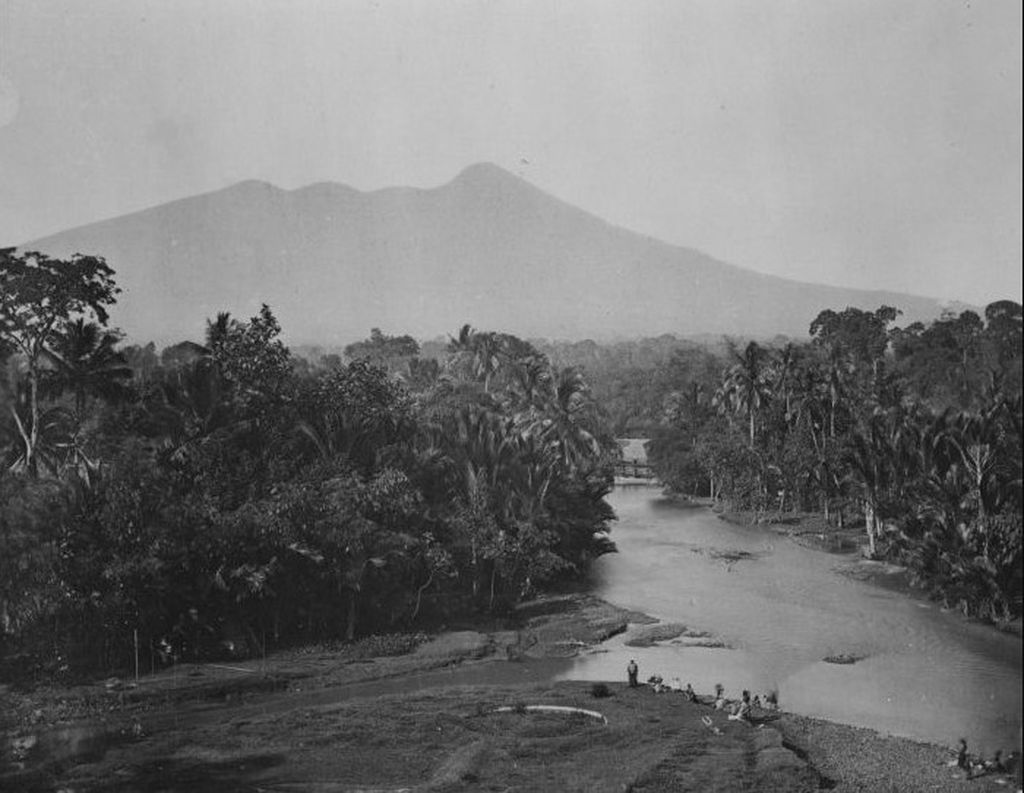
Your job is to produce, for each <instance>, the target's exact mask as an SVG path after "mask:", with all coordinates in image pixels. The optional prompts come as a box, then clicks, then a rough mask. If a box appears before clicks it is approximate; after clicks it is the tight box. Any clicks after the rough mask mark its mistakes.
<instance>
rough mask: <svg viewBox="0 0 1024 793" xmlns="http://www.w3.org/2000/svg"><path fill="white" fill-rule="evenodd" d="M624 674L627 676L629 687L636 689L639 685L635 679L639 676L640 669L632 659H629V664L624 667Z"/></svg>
mask: <svg viewBox="0 0 1024 793" xmlns="http://www.w3.org/2000/svg"><path fill="white" fill-rule="evenodd" d="M626 674H627V675H628V676H629V687H630V688H636V687H637V686H638V685H639V683H637V677H638V676H639V674H640V669H639V667H637V665H636V661H634V660H633V659H632V658H630V659H629V663H628V664H627V665H626Z"/></svg>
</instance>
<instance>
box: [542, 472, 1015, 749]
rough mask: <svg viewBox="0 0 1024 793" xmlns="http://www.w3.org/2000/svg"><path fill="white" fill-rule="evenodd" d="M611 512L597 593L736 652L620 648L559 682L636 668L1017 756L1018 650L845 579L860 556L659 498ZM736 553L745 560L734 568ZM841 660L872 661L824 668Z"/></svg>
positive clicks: (976, 628) (916, 602)
mask: <svg viewBox="0 0 1024 793" xmlns="http://www.w3.org/2000/svg"><path fill="white" fill-rule="evenodd" d="M609 501H610V503H611V504H612V506H613V507H614V508H615V511H616V513H617V514H618V517H619V520H618V522H617V523H616V524H615V527H614V529H613V532H612V535H613V538H614V540H615V542H616V544H617V545H618V548H619V553H617V554H610V555H607V556H604V557H602V558H601V559H599V560H598V561H597V562H596V563H595V565H594V567H593V572H592V578H591V590H592V591H593V592H594V594H596V595H598V596H599V597H602V598H604V599H605V600H607V601H609V602H611V603H614V604H616V605H620V606H625V607H628V608H630V609H636V610H637V611H642V612H644V613H646V614H649V615H651V616H653V617H657V618H659V619H661V620H664V621H667V622H680V623H684V624H685V625H687V626H689V627H692V628H696V629H699V630H706V631H710V632H711V633H713V634H715V635H716V636H718V637H721V638H722V639H723V640H724V641H725V642H726V643H728V645H729V646H730V647H731V648H732V649H721V648H714V649H712V648H698V647H685V646H679V645H673V644H671V643H670V642H669V643H663V644H660V645H658V646H655V647H652V648H643V649H641V648H630V647H626V646H625V645H624V643H623V641H624V637H618V638H616V639H612V640H611V641H609V642H606V643H605V644H604V645H602V647H601V650H602V652H597V653H594V654H589V655H585V656H583V657H581V658H579V659H577V660H576V662H575V663H574V664H573V666H572V667H571V668H570V669H569V670H568V671H565V672H563V673H562V677H566V678H571V679H582V680H608V679H613V680H614V679H620V678H624V676H625V667H626V663H627V662H628V660H629V659H630V658H636V660H637V661H638V663H639V665H640V673H641V679H646V677H647V676H648V675H650V674H660V675H661V676H662V677H664V678H665V680H666V681H667V680H670V679H672V678H674V677H679V678H680V679H681V680H682V682H683V683H686V682H690V683H692V684H693V686H694V688H695V689H696V690H697V691H703V692H710V691H711V690H712V689H713V687H714V684H715V683H717V682H721V683H722V684H723V685H724V686H725V688H726V692H727V695H729V694H731V695H732V696H738V694H739V692H740V691H741V690H742V689H745V688H746V689H750V690H751V691H753V692H755V693H756V692H765V691H768V690H770V689H776V690H777V691H778V693H779V701H780V704H781V706H782V707H783V708H784V709H786V710H790V711H793V712H795V713H800V714H803V715H807V716H816V717H820V718H824V719H829V720H832V721H837V722H841V723H845V724H852V725H856V726H862V727H870V728H873V729H876V730H879V731H881V732H885V733H890V734H893V735H900V736H904V737H909V738H916V739H919V740H924V741H929V742H934V743H940V744H946V745H950V746H952V745H953V744H954V743H955V741H956V739H958V738H959V737H961V736H964V737H965V738H967V740H968V742H969V744H970V746H971V750H972V751H975V752H977V751H982V752H985V753H986V754H990V753H991V751H992V750H993V749H996V748H1003V749H1004V751H1006V750H1009V749H1011V748H1012V747H1013V746H1015V745H1016V742H1017V739H1018V730H1019V729H1020V720H1021V640H1020V639H1019V638H1017V637H1015V636H1010V635H1007V634H1001V633H998V632H997V631H995V630H992V629H991V628H989V627H986V626H983V625H978V624H973V623H969V622H967V621H966V620H964V619H963V618H961V617H960V616H959V615H957V614H952V613H949V612H946V611H944V610H942V609H941V608H939V607H938V606H936V605H935V604H932V603H927V602H924V601H922V600H920V599H915V598H913V597H908V596H907V595H905V594H901V593H899V592H893V591H889V590H887V589H883V588H880V587H878V586H875V585H872V584H870V583H866V582H863V581H858V580H855V579H852V578H850V577H849V576H845V575H842V574H841V573H839V572H837V570H836V568H837V566H839V565H841V564H842V563H844V562H849V561H850V560H851V559H853V558H855V557H851V556H837V555H834V554H829V553H825V552H823V551H818V550H813V549H810V548H805V547H803V546H800V545H798V544H796V543H794V542H792V541H790V540H788V539H787V538H785V537H782V536H779V535H777V534H774V533H772V532H769V531H766V530H763V529H758V528H752V527H742V526H735V525H732V524H729V523H726V522H725V521H722V520H720V519H719V518H718V517H717V516H716V515H715V514H714V513H712V512H711V511H710V510H709V509H707V508H703V507H691V506H686V505H681V504H677V503H673V502H670V501H668V500H666V499H664V498H662V497H661V496H660V493H659V491H658V490H656V489H653V488H649V487H620V488H617V489H616V490H615V491H614V492H613V493H612V494H611V495H610V497H609ZM735 552H746V553H748V554H750V556H749V557H748V558H744V559H740V560H739V561H730V560H729V557H728V554H729V553H735ZM723 554H725V555H726V558H723ZM840 654H847V655H856V656H864V659H863V660H861V661H859V662H858V663H855V664H830V663H825V662H824V661H823V660H822V659H823V658H825V657H827V656H831V655H840Z"/></svg>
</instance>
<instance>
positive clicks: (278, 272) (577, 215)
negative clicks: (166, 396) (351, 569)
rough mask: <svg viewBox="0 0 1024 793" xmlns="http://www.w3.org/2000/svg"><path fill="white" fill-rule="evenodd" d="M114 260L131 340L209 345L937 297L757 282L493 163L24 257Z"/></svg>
mask: <svg viewBox="0 0 1024 793" xmlns="http://www.w3.org/2000/svg"><path fill="white" fill-rule="evenodd" d="M20 247H21V248H22V249H28V250H41V251H44V252H46V253H49V254H52V255H61V256H66V255H69V254H71V253H75V252H82V253H89V254H95V255H100V256H104V257H105V258H106V259H107V261H108V263H109V264H110V265H111V267H113V268H114V270H115V271H116V272H117V279H118V283H119V285H120V286H121V287H122V289H123V294H122V299H121V301H120V303H119V305H118V306H117V307H115V310H114V311H113V312H112V316H113V322H114V323H115V324H118V325H119V326H120V327H122V328H123V329H124V330H125V331H126V333H127V334H128V335H129V336H130V337H131V338H132V339H133V340H135V341H148V340H150V339H153V340H156V341H161V342H169V341H177V340H179V339H181V338H187V337H189V336H192V337H194V336H196V335H197V334H199V333H201V332H202V328H203V327H204V325H203V323H204V321H205V319H206V318H207V317H211V316H214V315H215V314H216V313H217V312H218V311H225V310H226V311H231V312H232V313H233V314H234V315H236V316H249V315H250V314H252V313H254V312H255V311H256V310H257V309H258V308H259V305H260V304H261V303H264V302H265V303H268V304H269V305H270V306H271V307H272V308H273V309H274V311H275V314H276V315H277V316H278V318H279V320H280V321H281V324H282V327H283V328H284V330H285V332H286V335H287V337H288V339H289V340H290V341H293V342H294V343H322V344H333V343H341V342H346V341H351V340H354V339H357V338H362V337H364V336H365V335H366V333H367V332H368V330H369V328H370V327H387V328H389V330H390V331H392V332H401V333H412V334H413V335H416V336H419V337H421V338H433V337H436V336H437V335H439V334H442V333H446V332H452V331H453V330H454V329H455V328H456V327H458V326H460V325H462V324H463V323H465V322H469V323H470V324H473V325H474V326H477V327H484V328H494V329H496V330H503V331H508V332H512V333H516V334H518V335H522V336H530V337H548V338H565V339H572V338H576V339H583V338H595V339H609V338H612V337H619V338H622V337H629V336H641V335H647V336H656V335H659V334H662V333H675V334H677V335H692V334H695V333H714V334H730V335H735V336H773V335H777V334H783V335H798V336H799V335H806V332H807V328H808V326H809V324H810V322H811V320H813V318H814V317H815V316H816V315H817V313H818V312H819V311H821V310H822V309H825V308H834V309H842V308H845V307H846V306H847V305H856V306H858V307H861V308H866V309H874V308H877V307H878V305H881V304H883V303H884V304H888V305H896V306H897V307H898V308H901V309H902V310H903V311H904V312H905V316H904V318H903V319H904V321H906V322H911V321H914V320H928V319H931V318H934V317H936V316H938V315H939V313H940V312H941V310H942V304H941V303H940V302H939V301H938V300H935V299H932V298H925V297H919V296H914V295H905V294H901V293H894V292H889V291H886V290H854V289H847V288H843V287H833V286H827V285H820V284H810V283H803V282H799V281H792V280H790V279H786V278H781V277H779V276H774V275H768V274H765V273H758V272H756V271H754V270H749V269H746V268H742V267H738V266H737V265H733V264H729V263H727V262H722V261H719V260H717V259H715V258H714V257H712V256H709V255H708V254H705V253H703V252H701V251H698V250H695V249H692V248H687V247H684V246H678V245H672V244H670V243H666V242H663V241H660V240H657V239H655V238H653V237H650V236H647V235H643V234H639V233H637V232H634V231H631V230H629V229H624V228H621V227H618V226H615V225H613V224H611V223H608V222H607V221H604V220H602V219H601V218H599V217H597V216H596V215H593V214H591V213H589V212H587V211H586V210H583V209H580V208H578V207H575V206H573V205H571V204H569V203H567V202H565V201H562V200H561V199H559V198H557V197H555V196H551V195H550V194H548V193H546V192H544V191H543V190H541V189H540V188H538V187H536V186H534V185H532V184H530V183H529V182H528V181H526V180H525V179H522V178H521V177H519V176H517V175H515V174H512V173H509V172H508V171H505V170H504V169H502V168H500V167H499V166H496V165H493V164H490V163H477V164H474V165H471V166H469V167H467V168H465V169H463V170H462V171H460V172H459V174H457V175H456V176H455V177H454V178H453V179H451V180H450V181H448V182H446V183H444V184H442V185H440V186H438V187H432V188H413V187H384V188H380V189H377V190H372V191H360V190H358V189H356V188H353V187H350V186H348V185H345V184H341V183H337V182H316V183H313V184H310V185H305V186H302V187H298V188H295V189H292V190H286V189H283V188H279V187H277V186H275V185H273V184H271V183H269V182H265V181H260V180H246V181H243V182H238V183H236V184H234V185H230V186H228V187H225V188H221V189H219V190H214V191H210V192H206V193H201V194H198V195H196V196H191V197H188V198H181V199H176V200H174V201H170V202H167V203H165V204H159V205H156V206H153V207H148V208H145V209H141V210H137V211H135V212H131V213H128V214H125V215H121V216H119V217H115V218H109V219H106V220H101V221H97V222H95V223H91V224H86V225H83V226H78V227H75V228H72V229H68V230H66V231H62V232H58V233H56V234H52V235H48V236H46V237H43V238H40V239H38V240H35V241H32V242H29V243H26V244H25V245H22V246H20Z"/></svg>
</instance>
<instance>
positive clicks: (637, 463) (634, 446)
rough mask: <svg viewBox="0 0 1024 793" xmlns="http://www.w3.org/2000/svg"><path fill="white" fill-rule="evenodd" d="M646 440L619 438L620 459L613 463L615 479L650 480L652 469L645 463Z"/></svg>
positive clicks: (652, 476)
mask: <svg viewBox="0 0 1024 793" xmlns="http://www.w3.org/2000/svg"><path fill="white" fill-rule="evenodd" d="M647 440H648V439H647V438H619V439H618V441H619V446H620V447H621V448H622V457H621V458H620V459H619V460H618V461H617V462H616V463H615V476H616V478H618V477H622V478H625V479H651V480H653V479H654V478H655V475H654V469H652V468H651V465H650V463H648V462H647V448H646V444H647Z"/></svg>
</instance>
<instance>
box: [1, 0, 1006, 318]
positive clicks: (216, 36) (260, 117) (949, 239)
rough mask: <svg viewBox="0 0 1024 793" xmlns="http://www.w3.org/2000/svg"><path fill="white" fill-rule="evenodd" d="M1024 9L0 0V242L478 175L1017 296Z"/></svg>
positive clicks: (853, 0)
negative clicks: (487, 168)
mask: <svg viewBox="0 0 1024 793" xmlns="http://www.w3.org/2000/svg"><path fill="white" fill-rule="evenodd" d="M1021 5H1022V4H1021V2H1020V0H970V1H969V2H964V1H963V0H961V1H960V2H951V1H943V0H913V1H912V2H907V1H905V0H878V1H877V2H876V1H875V0H802V1H799V2H797V1H787V0H770V1H769V0H739V1H737V2H725V1H723V0H700V1H684V0H668V1H667V2H644V1H643V0H622V1H621V2H601V1H600V0H597V1H595V0H572V1H571V2H552V0H542V1H541V2H523V1H522V0H515V2H511V1H504V0H487V1H484V0H476V1H475V2H459V1H458V0H456V1H454V2H453V1H452V0H446V2H443V3H439V2H435V1H434V0H421V1H420V2H402V1H400V0H398V1H388V2H364V1H363V0H358V1H357V0H325V1H324V2H313V1H312V0H289V1H288V2H284V1H281V2H269V1H268V0H216V2H211V1H210V0H198V1H196V0H184V1H183V0H174V1H173V2H172V0H160V1H159V2H144V1H141V0H89V2H85V1H84V0H81V1H80V2H48V1H47V0H0V243H7V244H14V243H19V242H23V241H26V240H28V239H31V238H33V237H38V236H41V235H43V234H46V233H49V232H54V231H58V230H62V229H65V228H68V227H70V226H74V225H79V224H82V223H86V222H90V221H93V220H98V219H101V218H106V217H111V216H115V215H119V214H123V213H125V212H129V211H132V210H136V209H141V208H144V207H146V206H151V205H154V204H158V203H162V202H164V201H168V200H171V199H174V198H180V197H184V196H188V195H192V194H195V193H199V192H205V191H209V190H213V189H218V188H221V187H224V186H227V185H229V184H231V183H234V182H237V181H240V180H243V179H264V180H267V181H271V182H273V183H275V184H277V185H279V186H281V187H286V188H293V187H299V186H302V185H304V184H307V183H310V182H315V181H325V180H329V181H338V182H344V183H347V184H350V185H352V186H354V187H357V188H360V189H366V190H369V189H375V188H378V187H383V186H387V185H394V184H408V185H414V186H422V187H432V186H436V185H439V184H442V183H444V182H446V181H448V180H450V179H451V178H452V177H454V176H455V174H456V173H457V172H458V171H460V170H461V169H462V168H464V167H465V166H467V165H469V164H471V163H474V162H478V161H485V160H486V161H492V162H495V163H497V164H499V165H501V166H503V167H505V168H507V169H508V170H511V171H513V172H515V173H518V174H520V175H522V176H523V177H525V178H526V179H528V180H529V181H531V182H533V183H534V184H536V185H537V186H539V187H541V188H543V189H545V190H547V191H549V192H551V193H553V194H555V195H556V196H558V197H560V198H563V199H565V200H566V201H568V202H570V203H573V204H576V205H578V206H580V207H582V208H584V209H587V210H589V211H591V212H594V213H595V214H597V215H599V216H601V217H603V218H605V219H606V220H609V221H611V222H613V223H616V224H618V225H621V226H625V227H628V228H631V229H635V230H637V231H641V232H644V233H647V234H650V235H652V236H655V237H658V238H660V239H663V240H666V241H668V242H673V243H678V244H682V245H687V246H690V247H694V248H698V249H700V250H703V251H705V252H706V253H709V254H711V255H713V256H716V257H718V258H720V259H724V260H726V261H730V262H732V263H734V264H738V265H741V266H744V267H749V268H752V269H756V270H760V271H762V272H768V273H774V274H778V275H783V276H788V277H793V278H798V279H802V280H813V281H820V282H824V283H833V284H841V285H849V286H857V287H867V288H873V287H877V288H886V289H897V290H903V291H909V292H915V293H920V294H926V295H933V296H937V297H942V298H955V299H962V300H966V301H969V302H974V303H978V304H984V303H986V302H988V301H990V300H993V299H997V298H1003V297H1009V298H1012V299H1015V300H1020V299H1021V272H1020V266H1021V194H1022V186H1021V150H1022V140H1021V127H1022V120H1021V90H1022V89H1021V37H1022V34H1021V29H1022V21H1021ZM97 253H102V252H97Z"/></svg>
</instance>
